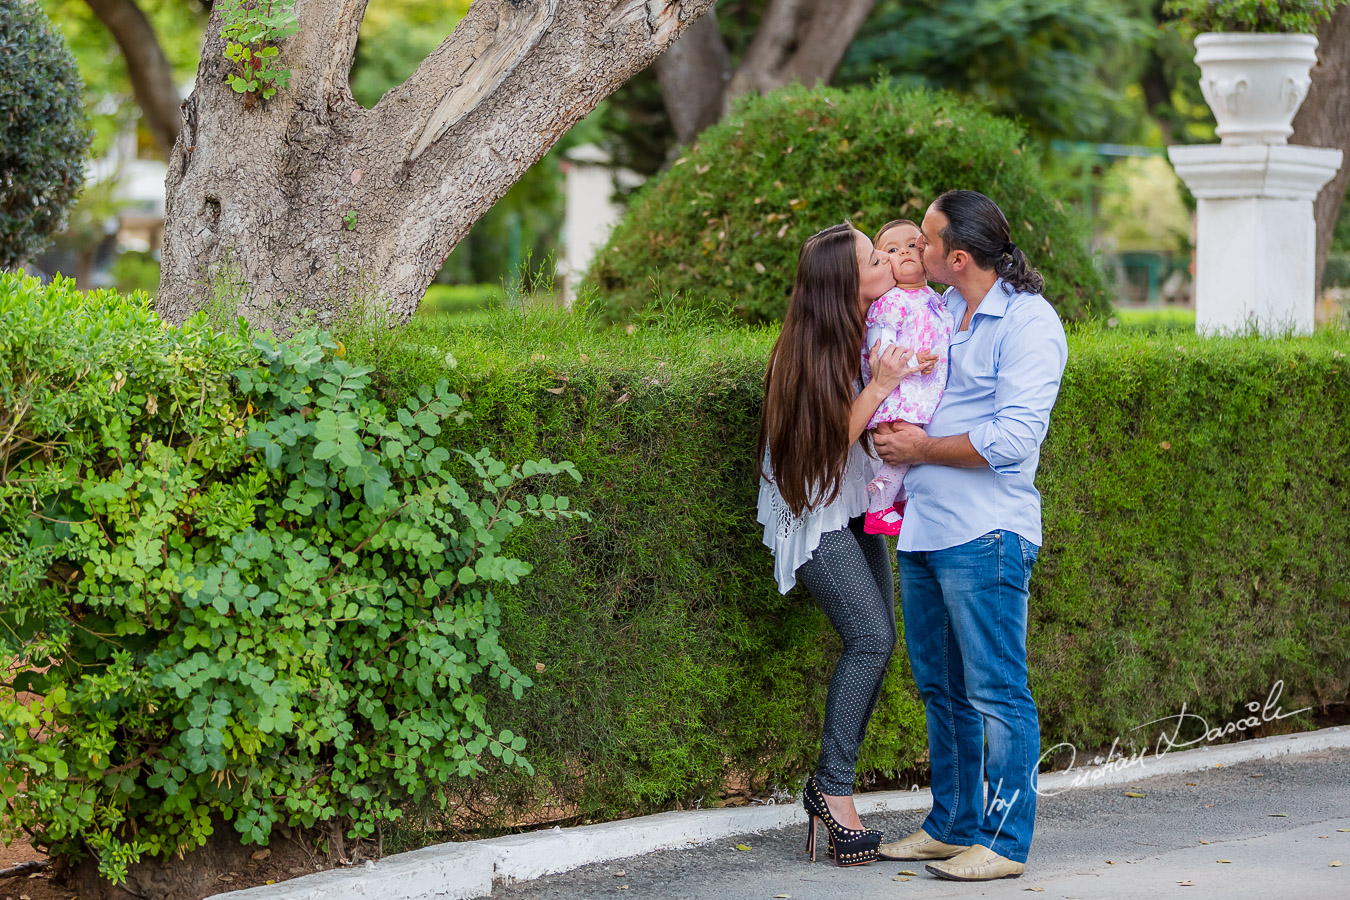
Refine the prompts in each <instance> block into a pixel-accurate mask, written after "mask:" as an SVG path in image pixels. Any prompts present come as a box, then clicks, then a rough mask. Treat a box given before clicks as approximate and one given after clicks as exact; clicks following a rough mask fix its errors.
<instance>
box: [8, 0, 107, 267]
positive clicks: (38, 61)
mask: <svg viewBox="0 0 1350 900" xmlns="http://www.w3.org/2000/svg"><path fill="white" fill-rule="evenodd" d="M0 85H4V89H3V90H0V268H8V267H12V266H15V265H18V264H19V263H22V262H26V261H28V260H29V259H31V258H32V257H33V256H34V255H36V254H37V253H39V252H41V251H42V250H43V248H45V247H46V245H47V243H48V241H49V239H50V236H51V234H52V232H54V231H57V230H59V229H60V228H61V227H62V223H63V222H64V219H65V214H66V210H67V209H68V208H69V207H70V204H72V203H73V202H75V197H76V195H77V194H79V192H80V189H81V188H82V187H83V186H84V151H85V149H86V148H87V147H88V146H89V141H90V132H89V129H88V126H87V124H86V122H85V115H84V106H83V105H82V101H81V99H80V92H81V90H83V86H84V84H83V82H82V81H81V80H80V73H79V70H78V69H77V68H76V65H75V57H74V56H73V55H72V54H71V52H70V50H69V49H67V47H66V45H65V42H64V41H63V40H62V39H61V36H60V35H59V34H58V33H57V32H56V31H55V30H54V29H53V28H52V24H51V22H50V21H48V19H47V14H46V13H44V12H43V11H42V7H41V6H40V5H38V4H37V3H15V2H8V3H4V4H0Z"/></svg>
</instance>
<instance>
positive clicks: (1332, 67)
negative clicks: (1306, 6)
mask: <svg viewBox="0 0 1350 900" xmlns="http://www.w3.org/2000/svg"><path fill="white" fill-rule="evenodd" d="M1317 42H1318V43H1317V65H1315V66H1314V67H1313V70H1312V87H1310V88H1309V89H1308V97H1307V99H1306V100H1304V101H1303V106H1301V107H1299V111H1298V115H1297V116H1295V117H1294V133H1293V135H1292V136H1291V137H1290V138H1289V142H1290V143H1291V144H1306V145H1308V146H1312V147H1331V148H1333V149H1338V150H1342V151H1344V153H1345V161H1344V162H1343V163H1341V169H1340V171H1339V172H1337V173H1336V176H1335V177H1334V178H1332V179H1331V181H1330V182H1329V183H1328V184H1327V185H1326V187H1324V188H1322V192H1321V193H1320V194H1318V195H1317V202H1316V203H1314V204H1313V216H1314V218H1315V219H1316V221H1317V293H1318V295H1319V296H1320V295H1321V293H1322V273H1323V270H1324V269H1325V268H1326V264H1327V250H1328V249H1329V248H1330V246H1331V235H1332V232H1333V231H1335V229H1336V220H1337V218H1338V217H1339V216H1340V213H1341V202H1342V201H1343V200H1344V199H1345V189H1346V185H1347V184H1350V6H1341V7H1339V8H1338V9H1337V10H1336V12H1335V13H1334V14H1333V15H1332V17H1331V19H1330V20H1329V21H1327V22H1324V23H1323V24H1322V27H1321V28H1320V29H1319V30H1318V32H1317Z"/></svg>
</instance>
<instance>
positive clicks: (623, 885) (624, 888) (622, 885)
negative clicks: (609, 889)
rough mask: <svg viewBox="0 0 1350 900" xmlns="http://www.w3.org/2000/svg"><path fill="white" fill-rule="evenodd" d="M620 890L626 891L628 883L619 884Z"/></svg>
mask: <svg viewBox="0 0 1350 900" xmlns="http://www.w3.org/2000/svg"><path fill="white" fill-rule="evenodd" d="M619 890H621V891H626V890H628V885H626V884H621V885H619Z"/></svg>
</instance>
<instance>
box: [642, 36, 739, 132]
mask: <svg viewBox="0 0 1350 900" xmlns="http://www.w3.org/2000/svg"><path fill="white" fill-rule="evenodd" d="M656 79H657V81H658V82H659V83H660V85H661V100H662V102H663V104H664V105H665V107H666V114H667V115H669V116H670V124H671V125H672V126H674V128H675V139H676V140H677V141H678V142H679V143H681V144H688V143H690V142H691V141H693V139H694V138H695V137H696V136H697V135H698V133H699V132H700V131H702V130H703V129H705V128H707V127H708V126H709V125H712V124H713V123H714V122H716V121H717V120H718V119H720V118H722V109H723V107H724V104H725V96H726V90H727V83H728V82H729V81H730V80H731V54H730V53H728V52H727V45H726V43H725V42H724V41H723V40H722V31H721V29H720V28H718V26H717V14H716V12H709V13H708V14H707V15H705V16H703V18H701V19H699V20H698V21H697V22H695V23H694V24H693V25H690V26H689V28H688V29H687V30H686V31H685V33H684V34H683V36H681V37H680V39H679V40H678V41H676V42H675V43H673V44H671V45H670V49H668V50H666V52H665V53H662V54H661V55H660V56H659V57H657V59H656Z"/></svg>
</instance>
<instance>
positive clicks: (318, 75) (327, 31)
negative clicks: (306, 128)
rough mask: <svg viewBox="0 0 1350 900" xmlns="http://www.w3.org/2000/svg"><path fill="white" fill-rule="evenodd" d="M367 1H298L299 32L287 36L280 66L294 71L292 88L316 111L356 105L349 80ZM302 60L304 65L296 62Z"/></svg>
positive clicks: (299, 98) (300, 100)
mask: <svg viewBox="0 0 1350 900" xmlns="http://www.w3.org/2000/svg"><path fill="white" fill-rule="evenodd" d="M367 2H368V0H296V4H295V15H296V18H297V19H298V20H299V22H300V31H299V33H298V34H296V35H294V36H292V37H291V38H289V39H287V41H286V46H285V47H284V48H283V50H282V54H281V65H282V66H288V67H289V68H291V69H292V70H293V81H292V85H291V88H290V89H289V90H290V92H291V94H292V96H294V97H295V100H296V102H297V103H299V104H300V105H301V106H305V107H307V108H310V109H312V110H313V111H315V112H319V111H321V110H329V109H333V108H335V107H337V106H340V105H342V104H343V103H348V104H355V101H354V100H352V95H351V91H350V90H349V89H348V85H347V79H348V76H349V75H350V74H351V70H352V58H353V57H354V56H355V54H356V37H357V33H358V32H360V30H361V22H362V20H363V19H365V17H366V4H367ZM301 60H303V61H304V64H303V65H297V63H298V62H299V61H301Z"/></svg>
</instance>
